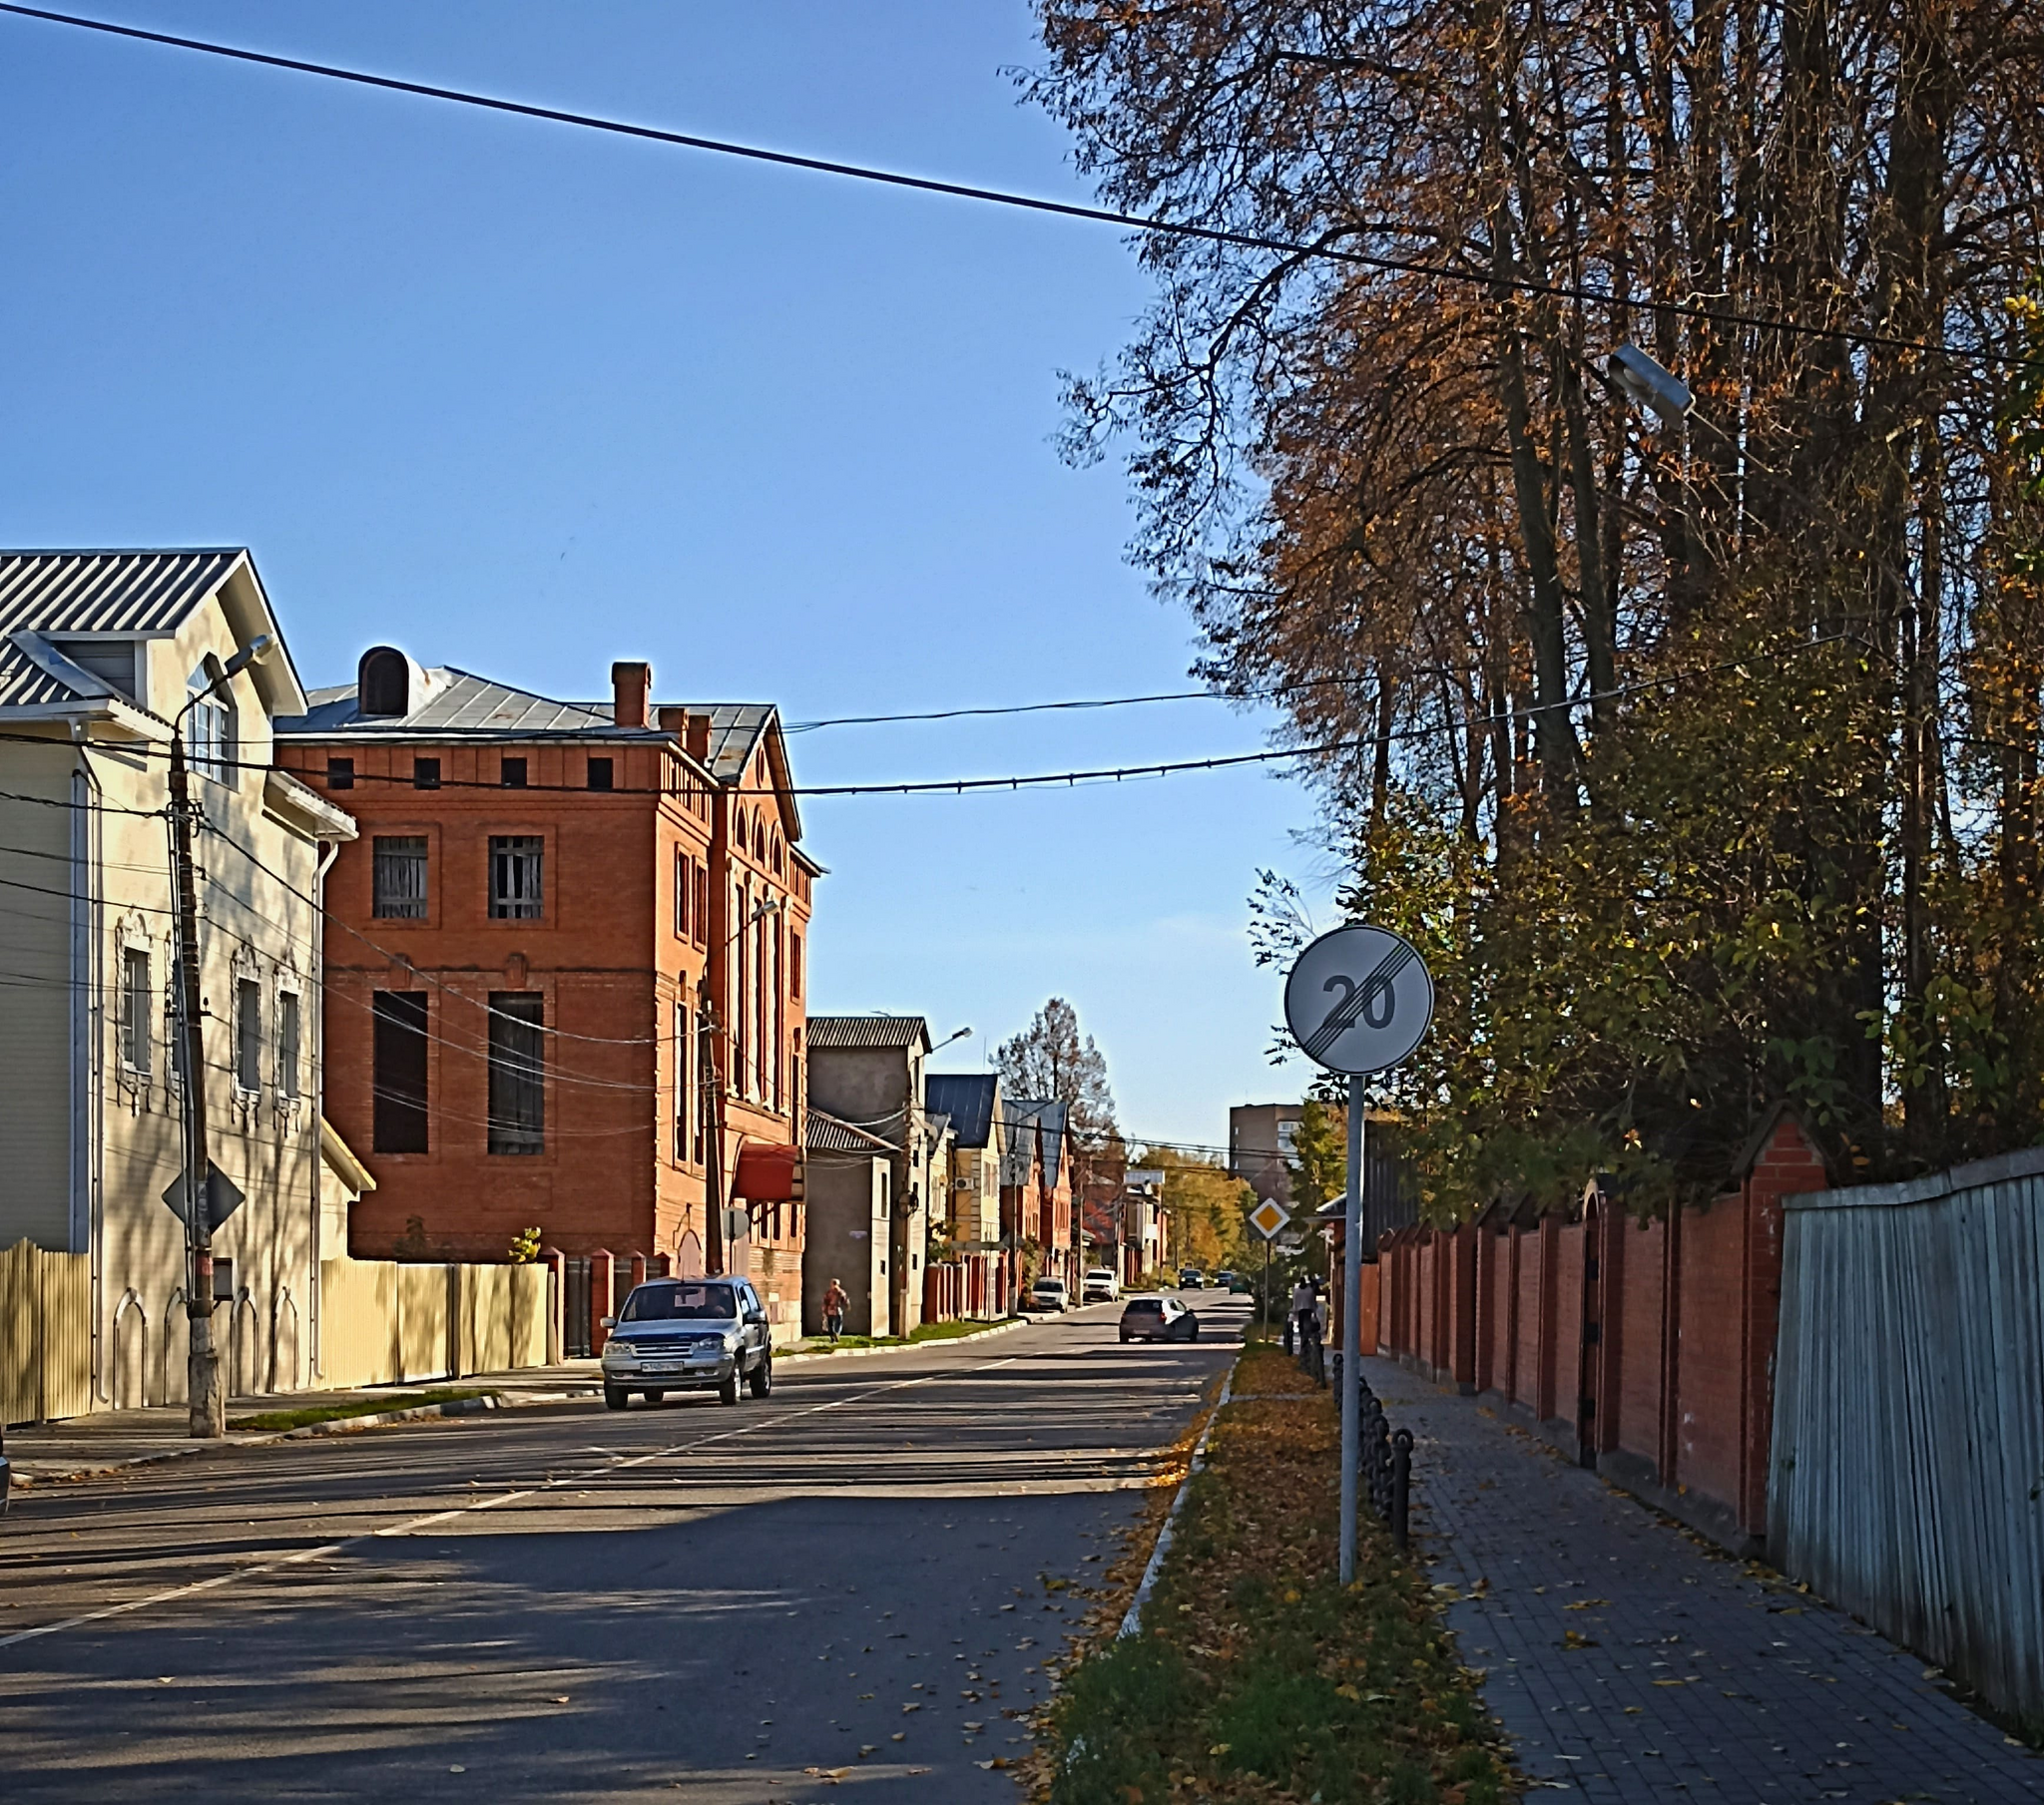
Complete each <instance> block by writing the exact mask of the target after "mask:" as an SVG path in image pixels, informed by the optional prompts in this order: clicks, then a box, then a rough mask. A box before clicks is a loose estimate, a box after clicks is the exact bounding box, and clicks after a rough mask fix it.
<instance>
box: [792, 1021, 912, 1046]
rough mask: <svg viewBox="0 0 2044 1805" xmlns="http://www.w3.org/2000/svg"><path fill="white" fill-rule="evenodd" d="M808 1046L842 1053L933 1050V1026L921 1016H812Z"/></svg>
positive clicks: (809, 1025) (809, 1022) (809, 1023)
mask: <svg viewBox="0 0 2044 1805" xmlns="http://www.w3.org/2000/svg"><path fill="white" fill-rule="evenodd" d="M808 1037H809V1047H810V1050H811V1051H814V1050H815V1049H816V1048H819V1047H826V1048H833V1049H837V1050H841V1051H846V1052H851V1051H864V1050H869V1049H880V1048H899V1049H903V1050H905V1049H907V1048H910V1047H919V1048H920V1049H921V1050H922V1051H923V1052H924V1053H927V1052H928V1051H929V1050H930V1025H929V1024H928V1023H927V1022H925V1021H924V1020H923V1019H922V1017H921V1016H810V1017H809V1019H808Z"/></svg>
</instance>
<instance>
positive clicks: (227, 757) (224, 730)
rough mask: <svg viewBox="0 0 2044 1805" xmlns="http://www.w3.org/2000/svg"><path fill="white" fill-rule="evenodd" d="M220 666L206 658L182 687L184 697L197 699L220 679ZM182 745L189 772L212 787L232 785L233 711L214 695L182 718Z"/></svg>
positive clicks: (222, 696) (233, 751)
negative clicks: (188, 758)
mask: <svg viewBox="0 0 2044 1805" xmlns="http://www.w3.org/2000/svg"><path fill="white" fill-rule="evenodd" d="M220 674H221V668H220V662H219V661H218V660H217V659H215V658H214V657H212V656H211V655H210V654H209V655H208V656H207V658H206V659H205V660H204V661H203V662H202V663H201V664H200V667H199V669H198V670H197V671H195V672H193V673H192V677H191V680H190V681H189V682H187V683H186V685H185V692H186V693H187V694H188V695H198V694H200V693H201V692H202V691H204V690H205V689H207V688H208V687H209V686H210V685H211V684H213V683H215V682H217V681H218V680H219V678H220ZM185 744H186V746H187V748H188V749H189V752H190V756H191V759H192V768H193V769H194V770H195V771H198V772H199V773H200V774H201V775H202V776H206V777H211V778H212V779H213V780H214V781H215V782H216V783H232V782H233V781H234V774H233V773H234V764H235V711H234V709H232V708H231V707H229V706H228V702H227V698H226V697H225V696H224V695H220V694H218V693H216V694H213V695H209V696H207V698H206V699H205V700H204V701H202V702H199V703H198V704H196V705H195V706H194V707H193V709H192V711H191V712H190V713H189V714H188V715H187V716H186V718H185Z"/></svg>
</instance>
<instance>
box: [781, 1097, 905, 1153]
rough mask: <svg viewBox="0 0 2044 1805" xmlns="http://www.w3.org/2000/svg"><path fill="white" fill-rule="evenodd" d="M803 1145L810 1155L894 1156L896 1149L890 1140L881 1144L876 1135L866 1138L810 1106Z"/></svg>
mask: <svg viewBox="0 0 2044 1805" xmlns="http://www.w3.org/2000/svg"><path fill="white" fill-rule="evenodd" d="M805 1144H806V1146H807V1148H808V1150H809V1151H810V1152H822V1153H874V1154H877V1153H894V1152H899V1151H900V1149H899V1148H898V1147H897V1146H895V1144H894V1143H893V1142H892V1141H891V1140H882V1139H881V1138H880V1137H879V1135H877V1134H868V1133H867V1132H866V1130H865V1129H864V1128H853V1127H852V1125H851V1124H850V1123H848V1122H839V1121H838V1120H837V1118H836V1117H834V1116H827V1115H825V1114H824V1113H823V1112H822V1111H821V1110H819V1109H817V1108H816V1107H815V1106H814V1105H813V1104H812V1105H810V1106H809V1108H808V1123H807V1132H806V1135H805Z"/></svg>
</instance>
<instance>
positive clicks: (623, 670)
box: [611, 659, 653, 727]
mask: <svg viewBox="0 0 2044 1805" xmlns="http://www.w3.org/2000/svg"><path fill="white" fill-rule="evenodd" d="M652 701H653V667H652V666H651V665H649V664H647V663H646V662H645V661H644V660H643V659H623V660H620V661H619V662H618V663H617V664H615V665H613V666H612V667H611V719H612V720H613V721H614V722H615V723H616V724H617V725H619V726H621V727H643V726H644V725H645V724H646V710H647V708H648V707H649V706H651V704H652Z"/></svg>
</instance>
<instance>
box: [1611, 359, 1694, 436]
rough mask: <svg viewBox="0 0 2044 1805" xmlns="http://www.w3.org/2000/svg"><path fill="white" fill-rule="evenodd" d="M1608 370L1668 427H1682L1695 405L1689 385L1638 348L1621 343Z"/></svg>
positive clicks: (1620, 384)
mask: <svg viewBox="0 0 2044 1805" xmlns="http://www.w3.org/2000/svg"><path fill="white" fill-rule="evenodd" d="M1605 367H1606V368H1607V369H1608V370H1609V371H1610V372H1611V379H1612V381H1614V382H1616V383H1617V384H1618V386H1619V387H1620V388H1621V389H1623V390H1624V391H1625V393H1626V395H1627V396H1628V397H1629V398H1630V399H1631V400H1632V401H1634V402H1636V403H1637V404H1638V405H1639V406H1641V407H1646V408H1651V409H1653V411H1654V412H1655V413H1657V414H1659V415H1660V416H1661V419H1662V422H1663V423H1664V424H1665V425H1669V426H1680V425H1681V424H1682V423H1683V421H1684V420H1685V419H1686V418H1688V416H1689V411H1690V409H1691V408H1693V407H1694V406H1696V404H1697V403H1696V397H1695V396H1694V395H1692V394H1691V393H1690V392H1689V384H1688V383H1686V382H1684V381H1683V380H1682V378H1681V377H1680V376H1677V375H1676V374H1675V373H1674V372H1673V371H1672V370H1669V369H1666V368H1664V367H1663V366H1662V365H1661V364H1659V363H1657V362H1655V360H1654V359H1653V358H1651V357H1649V356H1648V355H1647V353H1646V352H1645V351H1643V350H1641V349H1640V348H1639V346H1637V345H1630V344H1622V345H1620V346H1619V347H1618V349H1617V350H1615V351H1613V352H1612V353H1611V357H1610V359H1609V361H1608V362H1607V363H1606V365H1605Z"/></svg>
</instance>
